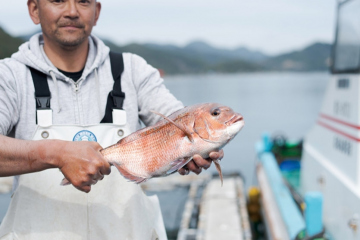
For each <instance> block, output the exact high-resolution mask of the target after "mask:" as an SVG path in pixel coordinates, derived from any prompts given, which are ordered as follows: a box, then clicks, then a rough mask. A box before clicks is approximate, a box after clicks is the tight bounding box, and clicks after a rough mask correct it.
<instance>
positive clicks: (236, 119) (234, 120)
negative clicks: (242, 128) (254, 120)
mask: <svg viewBox="0 0 360 240" xmlns="http://www.w3.org/2000/svg"><path fill="white" fill-rule="evenodd" d="M240 121H244V118H243V116H241V115H240V114H238V115H234V116H233V117H232V118H230V120H229V121H226V122H225V124H226V126H230V125H232V124H234V123H237V122H240Z"/></svg>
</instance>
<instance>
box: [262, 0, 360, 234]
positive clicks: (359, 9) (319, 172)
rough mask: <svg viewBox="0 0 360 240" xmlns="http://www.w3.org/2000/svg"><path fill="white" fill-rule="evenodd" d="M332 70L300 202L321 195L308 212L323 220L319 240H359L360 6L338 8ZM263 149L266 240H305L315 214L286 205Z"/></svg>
mask: <svg viewBox="0 0 360 240" xmlns="http://www.w3.org/2000/svg"><path fill="white" fill-rule="evenodd" d="M331 65H332V66H331V73H332V75H331V79H329V82H328V85H327V89H326V94H325V96H324V99H323V104H322V107H321V110H320V112H319V117H318V120H317V122H316V123H315V124H314V126H313V127H312V128H311V129H310V131H309V132H308V134H307V135H306V136H305V138H304V143H303V151H302V159H301V181H300V188H299V192H300V195H301V196H302V197H304V198H305V197H306V195H307V194H309V193H314V192H315V193H317V194H319V195H318V196H319V198H318V200H319V202H320V203H321V204H320V205H318V207H317V208H318V209H316V208H312V211H315V212H317V213H315V215H318V214H321V216H320V218H321V219H320V220H322V221H321V222H320V223H315V224H318V226H317V229H318V230H317V231H320V232H321V231H322V227H324V230H325V232H326V235H322V236H323V237H325V238H329V239H334V240H355V239H356V240H360V229H358V228H359V227H360V0H345V1H339V2H338V4H337V22H336V37H335V42H334V44H333V54H332V64H331ZM266 144H267V143H266V139H265V142H262V143H259V144H258V145H257V150H258V153H259V158H260V159H261V161H260V162H261V163H260V164H259V166H258V171H257V176H258V180H259V185H260V188H261V191H262V194H263V212H264V219H265V222H266V227H267V232H268V235H269V238H270V239H301V236H303V237H304V238H305V239H306V238H309V237H311V236H309V234H308V231H309V229H311V228H312V227H313V226H309V224H310V223H308V220H309V219H307V218H309V216H310V215H311V214H313V212H312V211H310V210H309V209H307V210H305V214H304V215H303V212H302V211H301V209H299V208H298V207H297V206H296V202H295V201H294V199H292V200H290V199H288V197H289V196H292V194H291V191H289V189H288V188H287V189H284V188H283V187H284V186H285V185H286V184H284V183H283V182H282V181H277V180H276V178H277V177H279V174H278V173H275V174H274V173H273V172H274V171H275V172H276V171H278V170H273V171H272V172H271V171H270V169H271V168H272V167H274V168H278V165H277V164H276V165H277V166H275V165H274V157H272V156H271V153H267V152H268V151H267V150H269V149H266V148H267V146H266ZM264 158H270V160H267V159H264ZM271 158H273V159H272V160H271ZM274 179H275V180H274ZM279 195H281V196H279ZM284 196H285V197H284ZM284 199H287V200H284ZM284 202H286V203H287V204H284ZM309 205H310V204H309ZM307 208H311V207H310V206H307ZM290 213H291V216H289V215H290ZM294 218H296V219H297V220H295V221H294ZM309 221H311V219H310V220H309ZM312 224H314V223H312ZM319 224H320V225H319ZM319 226H321V228H320V227H319ZM310 235H311V234H310Z"/></svg>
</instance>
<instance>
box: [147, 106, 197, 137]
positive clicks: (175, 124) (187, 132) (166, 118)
mask: <svg viewBox="0 0 360 240" xmlns="http://www.w3.org/2000/svg"><path fill="white" fill-rule="evenodd" d="M150 112H152V113H155V114H157V115H159V116H161V117H162V118H164V119H165V120H167V121H168V122H170V123H172V124H174V126H176V127H177V128H179V129H180V130H181V131H183V132H184V133H185V135H186V136H187V137H188V139H189V140H190V142H192V143H193V142H194V138H193V136H192V135H191V133H190V132H189V131H187V130H186V129H185V128H183V127H182V126H180V125H178V124H177V123H176V122H174V121H173V120H171V119H170V118H168V117H166V116H164V115H163V114H161V113H158V112H155V111H152V110H150Z"/></svg>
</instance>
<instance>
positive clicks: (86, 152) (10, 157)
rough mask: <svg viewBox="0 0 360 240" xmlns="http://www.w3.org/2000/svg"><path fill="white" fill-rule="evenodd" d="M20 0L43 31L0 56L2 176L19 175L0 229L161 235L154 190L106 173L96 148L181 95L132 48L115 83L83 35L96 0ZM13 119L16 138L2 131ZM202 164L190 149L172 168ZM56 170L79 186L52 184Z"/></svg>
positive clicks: (1, 232) (23, 233)
mask: <svg viewBox="0 0 360 240" xmlns="http://www.w3.org/2000/svg"><path fill="white" fill-rule="evenodd" d="M27 5H28V9H29V14H30V17H31V19H32V21H33V22H34V23H35V24H41V28H42V34H38V35H35V36H33V37H32V38H31V39H30V41H29V42H27V43H25V44H23V45H22V46H21V47H20V48H19V51H18V52H17V53H15V54H14V55H13V56H12V58H10V59H4V60H2V61H0V176H14V175H20V176H17V177H16V178H15V180H16V181H15V184H14V194H13V197H12V201H11V204H10V207H9V210H8V212H7V215H6V217H5V219H4V221H3V223H2V225H1V226H0V239H52V240H53V239H166V236H165V232H164V226H163V222H162V217H161V213H160V209H159V206H158V202H157V199H156V198H149V197H147V196H146V195H145V194H144V193H143V192H142V191H141V189H140V187H139V186H138V185H136V184H134V183H129V182H127V181H126V180H125V179H124V178H123V177H121V175H120V174H119V173H117V172H116V173H113V174H111V175H109V174H110V165H109V163H107V162H106V161H105V159H104V158H103V156H102V155H101V153H100V152H99V150H100V149H102V147H101V145H102V146H108V145H110V144H112V143H114V142H116V141H117V140H119V139H120V138H121V137H124V136H126V135H128V134H129V133H131V132H134V131H135V130H137V129H139V127H140V120H141V121H142V122H144V123H145V124H146V125H151V124H154V123H156V122H157V121H158V120H159V118H158V117H157V116H156V115H155V114H152V113H151V112H150V110H156V111H158V112H161V113H162V114H164V115H169V114H170V113H172V112H174V111H176V110H178V109H180V108H181V107H182V104H181V103H180V102H179V101H177V100H176V99H175V98H174V96H173V95H171V94H170V93H169V91H168V90H167V89H166V88H165V87H164V85H163V84H162V80H161V78H160V76H159V73H158V71H157V70H156V69H154V68H152V67H151V66H149V65H148V64H147V63H146V62H145V61H144V60H143V59H142V58H140V57H138V56H136V55H133V54H129V53H124V54H123V55H122V58H121V60H122V64H121V66H120V65H119V69H121V68H122V67H124V69H123V71H122V73H121V75H120V76H119V81H120V83H121V84H116V83H117V82H116V80H115V84H114V78H115V77H113V76H112V70H113V68H112V67H111V65H112V64H113V62H112V61H113V59H111V60H110V58H109V49H108V47H106V46H105V45H104V43H103V42H102V41H101V40H99V39H98V38H96V37H94V36H90V34H91V31H92V27H93V26H95V25H96V22H97V20H98V18H99V15H100V10H101V4H100V3H99V2H96V1H95V0H87V1H83V0H28V2H27ZM119 71H120V70H119ZM113 75H114V74H113ZM41 76H43V77H44V80H41ZM116 88H119V89H117V90H116ZM116 91H120V93H123V92H124V93H125V94H126V95H124V94H115V92H116ZM34 92H35V94H34ZM47 92H48V93H47ZM109 92H112V94H109ZM124 96H126V97H125V98H124ZM121 97H122V98H121ZM113 102H114V103H113ZM119 103H120V106H118V104H119ZM114 104H115V105H114ZM113 105H114V106H115V107H114V106H113ZM109 106H111V107H110V108H109ZM109 109H110V110H109ZM111 110H112V112H110V115H109V111H111ZM104 114H105V117H104ZM107 114H108V115H107ZM111 114H112V115H111ZM109 116H110V118H109ZM111 116H112V117H111ZM106 119H107V121H106ZM109 119H110V121H109ZM104 120H105V121H104ZM100 122H105V124H99V123H100ZM106 122H107V123H106ZM12 129H15V138H9V137H6V136H5V135H7V134H9V132H10V131H11V130H12ZM81 139H87V140H92V141H76V140H81ZM72 140H74V141H75V142H73V141H72ZM96 141H97V142H99V143H100V144H101V145H100V144H99V143H97V142H96ZM210 156H211V157H212V159H218V158H222V156H223V152H222V151H220V152H214V153H211V154H210ZM210 164H211V161H210V160H206V159H203V158H201V157H200V156H198V155H196V156H194V158H193V161H191V162H189V163H188V164H187V166H186V167H184V168H182V169H180V170H179V173H180V174H183V175H184V174H187V173H188V169H189V170H190V171H193V172H195V173H197V174H199V173H200V172H201V168H205V169H207V168H208V167H209V166H210ZM57 169H59V170H60V171H59V170H57ZM104 175H109V176H107V177H105V178H104ZM64 176H65V178H66V179H67V180H69V181H70V182H71V184H72V185H73V186H74V187H75V188H76V189H78V190H80V191H78V190H76V189H75V188H73V187H71V186H67V187H65V186H60V181H61V180H62V179H63V178H64ZM102 179H104V180H103V181H100V182H98V181H99V180H102ZM97 182H98V183H97ZM95 183H97V184H96V186H94V187H93V188H91V185H93V184H95ZM90 190H91V192H90ZM84 192H85V193H88V194H85V193H84Z"/></svg>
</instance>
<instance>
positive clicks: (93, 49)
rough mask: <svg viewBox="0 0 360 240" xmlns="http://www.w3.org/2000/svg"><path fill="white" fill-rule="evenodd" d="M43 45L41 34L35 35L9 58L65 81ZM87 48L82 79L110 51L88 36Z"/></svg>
mask: <svg viewBox="0 0 360 240" xmlns="http://www.w3.org/2000/svg"><path fill="white" fill-rule="evenodd" d="M43 45H44V40H43V36H42V34H41V33H39V34H36V35H34V36H32V37H31V38H30V40H29V41H28V42H25V43H24V44H22V45H21V46H20V47H19V51H18V52H16V53H14V54H13V55H12V56H11V57H12V58H13V59H16V60H17V61H19V62H21V63H23V64H25V65H27V66H29V67H32V68H34V69H36V70H38V71H40V72H43V73H45V74H47V75H50V72H53V73H54V74H55V77H56V78H57V79H59V80H63V81H66V79H67V78H66V77H65V75H64V74H62V73H61V72H59V71H58V70H57V68H56V67H55V66H54V65H53V64H52V63H51V61H50V60H49V59H48V57H47V56H46V54H45V52H44V48H43ZM89 46H90V47H89V55H88V59H87V61H86V64H85V68H84V72H83V75H82V76H83V77H84V78H86V77H87V75H89V74H90V73H91V72H92V71H94V69H96V68H98V67H99V66H100V65H101V64H102V63H103V62H104V61H105V59H106V58H107V57H108V55H109V51H110V50H109V48H108V47H107V46H105V44H104V43H103V42H102V41H101V40H100V39H99V38H97V37H95V36H93V35H92V36H89Z"/></svg>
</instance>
